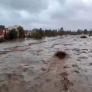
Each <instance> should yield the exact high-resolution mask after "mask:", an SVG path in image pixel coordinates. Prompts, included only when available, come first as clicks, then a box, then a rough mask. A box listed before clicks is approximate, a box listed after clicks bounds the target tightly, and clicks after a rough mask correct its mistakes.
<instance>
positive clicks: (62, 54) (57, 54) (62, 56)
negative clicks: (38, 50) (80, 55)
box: [55, 51, 67, 59]
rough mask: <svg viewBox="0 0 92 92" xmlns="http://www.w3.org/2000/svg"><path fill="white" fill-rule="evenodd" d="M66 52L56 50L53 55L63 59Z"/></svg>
mask: <svg viewBox="0 0 92 92" xmlns="http://www.w3.org/2000/svg"><path fill="white" fill-rule="evenodd" d="M66 55H67V54H66V53H65V52H63V51H58V52H56V53H55V56H56V57H58V58H59V59H64V58H65V57H66Z"/></svg>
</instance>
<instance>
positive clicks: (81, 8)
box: [0, 0, 92, 29]
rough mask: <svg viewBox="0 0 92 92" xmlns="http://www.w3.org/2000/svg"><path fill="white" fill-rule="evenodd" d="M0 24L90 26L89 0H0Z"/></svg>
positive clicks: (57, 26)
mask: <svg viewBox="0 0 92 92" xmlns="http://www.w3.org/2000/svg"><path fill="white" fill-rule="evenodd" d="M0 24H4V25H6V26H12V25H23V26H24V27H25V28H34V27H42V28H59V27H62V26H63V27H64V28H66V29H78V28H82V29H84V28H88V29H91V28H92V0H0Z"/></svg>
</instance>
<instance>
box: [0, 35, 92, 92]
mask: <svg viewBox="0 0 92 92" xmlns="http://www.w3.org/2000/svg"><path fill="white" fill-rule="evenodd" d="M57 51H64V52H66V53H67V54H68V56H67V57H66V58H65V59H62V60H60V59H58V58H56V57H54V54H55V53H56V52H57ZM0 92H92V37H88V38H85V39H82V38H80V36H70V35H67V36H62V37H54V38H53V37H51V38H45V39H43V40H32V39H30V40H24V41H16V42H5V43H1V44H0Z"/></svg>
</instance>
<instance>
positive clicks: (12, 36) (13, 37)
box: [7, 29, 18, 40]
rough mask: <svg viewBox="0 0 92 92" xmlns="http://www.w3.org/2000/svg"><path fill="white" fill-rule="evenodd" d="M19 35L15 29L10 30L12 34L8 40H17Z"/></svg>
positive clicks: (9, 34) (8, 35) (8, 36)
mask: <svg viewBox="0 0 92 92" xmlns="http://www.w3.org/2000/svg"><path fill="white" fill-rule="evenodd" d="M17 36H18V33H17V32H16V30H15V29H12V30H10V32H9V33H8V34H7V39H8V40H13V39H17Z"/></svg>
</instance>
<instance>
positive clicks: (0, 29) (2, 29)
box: [0, 25, 6, 38]
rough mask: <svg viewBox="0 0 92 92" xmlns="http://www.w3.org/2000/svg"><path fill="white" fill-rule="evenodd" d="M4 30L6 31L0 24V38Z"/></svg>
mask: <svg viewBox="0 0 92 92" xmlns="http://www.w3.org/2000/svg"><path fill="white" fill-rule="evenodd" d="M5 31H6V29H5V26H3V25H0V38H1V37H4V34H5Z"/></svg>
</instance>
